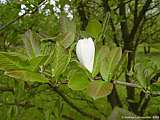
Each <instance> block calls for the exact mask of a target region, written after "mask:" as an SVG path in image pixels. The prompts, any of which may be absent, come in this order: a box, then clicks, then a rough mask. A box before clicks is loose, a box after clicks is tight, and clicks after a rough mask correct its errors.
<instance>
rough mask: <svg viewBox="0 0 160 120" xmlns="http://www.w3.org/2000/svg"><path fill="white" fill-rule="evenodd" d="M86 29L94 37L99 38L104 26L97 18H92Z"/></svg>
mask: <svg viewBox="0 0 160 120" xmlns="http://www.w3.org/2000/svg"><path fill="white" fill-rule="evenodd" d="M86 31H87V32H88V33H90V34H91V35H92V37H94V38H98V35H99V34H100V32H101V31H102V26H101V24H100V23H99V21H97V20H96V19H91V20H90V21H89V23H88V26H87V28H86Z"/></svg>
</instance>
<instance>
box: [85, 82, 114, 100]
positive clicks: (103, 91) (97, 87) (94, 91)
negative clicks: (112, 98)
mask: <svg viewBox="0 0 160 120" xmlns="http://www.w3.org/2000/svg"><path fill="white" fill-rule="evenodd" d="M112 89H113V84H112V83H107V82H104V81H102V80H96V81H92V82H91V83H90V84H89V86H88V88H87V93H88V95H89V96H91V97H92V98H93V99H94V100H95V99H98V98H101V97H105V96H107V95H109V94H110V93H111V92H112Z"/></svg>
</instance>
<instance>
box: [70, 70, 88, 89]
mask: <svg viewBox="0 0 160 120" xmlns="http://www.w3.org/2000/svg"><path fill="white" fill-rule="evenodd" d="M88 84H89V80H88V76H87V74H86V73H85V72H84V71H83V70H82V69H80V68H77V69H75V70H71V71H70V73H69V83H68V86H69V88H71V89H72V90H83V89H85V88H87V86H88Z"/></svg>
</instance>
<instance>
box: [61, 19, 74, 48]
mask: <svg viewBox="0 0 160 120" xmlns="http://www.w3.org/2000/svg"><path fill="white" fill-rule="evenodd" d="M60 31H61V34H60V36H59V39H60V43H61V44H62V45H63V47H64V48H68V47H70V46H71V45H72V43H73V42H74V39H75V33H76V24H75V21H74V20H72V21H70V20H68V19H67V18H66V17H64V16H62V17H61V18H60Z"/></svg>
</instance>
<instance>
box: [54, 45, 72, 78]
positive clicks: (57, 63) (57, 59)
mask: <svg viewBox="0 0 160 120" xmlns="http://www.w3.org/2000/svg"><path fill="white" fill-rule="evenodd" d="M53 57H54V60H53V63H52V69H53V70H54V74H55V77H56V78H58V77H59V76H60V75H61V74H62V73H63V72H64V71H65V70H66V67H67V65H68V64H69V62H70V59H71V53H70V52H69V51H68V50H66V49H65V48H63V47H62V46H61V45H60V44H59V43H58V42H57V44H56V49H55V54H54V56H53Z"/></svg>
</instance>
